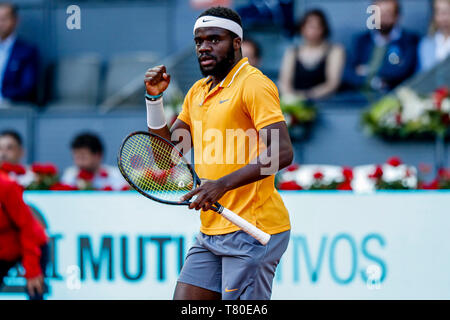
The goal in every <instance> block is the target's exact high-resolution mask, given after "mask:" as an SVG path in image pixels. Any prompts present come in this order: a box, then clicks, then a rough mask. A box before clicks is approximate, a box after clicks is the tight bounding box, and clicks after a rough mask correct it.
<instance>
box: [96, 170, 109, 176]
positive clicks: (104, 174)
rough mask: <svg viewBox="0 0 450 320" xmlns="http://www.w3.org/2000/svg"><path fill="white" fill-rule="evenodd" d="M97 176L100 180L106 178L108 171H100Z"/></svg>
mask: <svg viewBox="0 0 450 320" xmlns="http://www.w3.org/2000/svg"><path fill="white" fill-rule="evenodd" d="M98 174H99V175H100V177H102V178H108V171H106V170H105V169H100V172H99V173H98Z"/></svg>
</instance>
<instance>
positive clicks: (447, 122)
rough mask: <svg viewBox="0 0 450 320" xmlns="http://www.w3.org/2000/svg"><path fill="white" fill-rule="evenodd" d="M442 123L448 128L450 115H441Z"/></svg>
mask: <svg viewBox="0 0 450 320" xmlns="http://www.w3.org/2000/svg"><path fill="white" fill-rule="evenodd" d="M441 122H442V124H443V125H446V126H448V125H449V124H450V115H449V114H448V113H444V114H442V115H441Z"/></svg>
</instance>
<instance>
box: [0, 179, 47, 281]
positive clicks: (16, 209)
mask: <svg viewBox="0 0 450 320" xmlns="http://www.w3.org/2000/svg"><path fill="white" fill-rule="evenodd" d="M4 195H5V197H3V199H2V202H3V205H4V207H5V210H6V212H7V214H8V216H9V217H10V219H11V221H12V222H13V224H14V226H15V227H16V228H17V229H18V232H19V241H20V245H21V248H22V264H23V267H24V269H25V277H26V278H27V279H30V278H34V277H36V276H38V275H41V274H42V270H41V267H40V258H41V246H42V245H43V244H45V242H46V241H47V236H46V234H45V231H44V228H43V227H42V226H41V225H40V224H39V222H37V220H36V219H35V218H34V217H33V215H32V213H31V210H30V209H29V208H28V206H27V205H26V204H25V202H24V201H23V198H22V188H21V187H20V186H19V185H18V184H16V183H13V182H11V183H8V184H7V186H6V188H5V192H4Z"/></svg>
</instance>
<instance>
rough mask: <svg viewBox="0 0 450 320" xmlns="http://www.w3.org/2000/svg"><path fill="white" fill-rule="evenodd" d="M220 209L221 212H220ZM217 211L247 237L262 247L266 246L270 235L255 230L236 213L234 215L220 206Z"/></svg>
mask: <svg viewBox="0 0 450 320" xmlns="http://www.w3.org/2000/svg"><path fill="white" fill-rule="evenodd" d="M220 209H221V210H220ZM220 209H219V211H218V212H219V213H220V214H221V215H222V216H223V217H224V218H225V219H227V220H228V221H230V222H231V223H233V224H235V225H236V226H238V227H239V228H241V229H242V231H245V232H247V233H248V234H249V235H251V236H252V237H253V238H255V239H256V240H258V241H259V242H261V244H262V245H266V244H267V242H269V240H270V234H268V233H266V232H264V231H262V230H261V229H259V228H257V227H256V226H254V225H253V224H251V223H250V222H248V221H247V220H245V219H243V218H242V217H240V216H238V215H237V214H236V213H234V212H233V211H231V210H228V209H227V208H225V207H223V206H221V208H220Z"/></svg>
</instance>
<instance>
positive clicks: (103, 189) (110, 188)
mask: <svg viewBox="0 0 450 320" xmlns="http://www.w3.org/2000/svg"><path fill="white" fill-rule="evenodd" d="M100 190H101V191H113V188H112V187H111V186H104V187H103V188H101V189H100Z"/></svg>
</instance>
